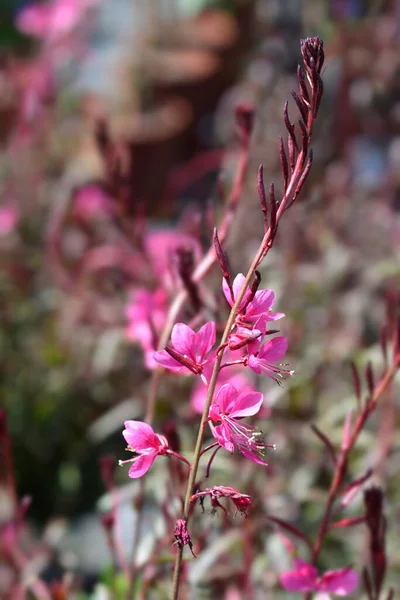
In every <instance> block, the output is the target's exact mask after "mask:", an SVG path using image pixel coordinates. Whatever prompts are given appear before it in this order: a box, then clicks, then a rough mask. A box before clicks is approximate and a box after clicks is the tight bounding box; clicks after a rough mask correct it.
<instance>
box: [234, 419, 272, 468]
mask: <svg viewBox="0 0 400 600" xmlns="http://www.w3.org/2000/svg"><path fill="white" fill-rule="evenodd" d="M223 420H224V421H225V423H227V424H229V428H230V430H231V432H232V441H233V443H234V445H235V446H236V447H237V449H238V450H239V452H243V451H247V452H251V453H252V454H254V455H255V456H256V457H257V458H259V459H260V460H263V459H264V458H265V456H266V449H267V448H272V449H275V446H274V445H273V444H267V443H266V441H265V438H264V435H263V433H262V431H260V430H259V429H257V428H256V427H254V426H253V425H249V424H248V423H238V422H237V421H235V420H234V419H231V418H229V417H226V416H225V417H223Z"/></svg>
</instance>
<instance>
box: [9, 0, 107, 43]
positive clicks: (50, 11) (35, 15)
mask: <svg viewBox="0 0 400 600" xmlns="http://www.w3.org/2000/svg"><path fill="white" fill-rule="evenodd" d="M96 1H97V0H53V2H46V3H44V2H34V3H32V4H29V5H28V6H26V7H25V8H23V9H22V10H21V11H20V12H19V14H18V15H17V19H16V26H17V28H18V29H19V30H20V31H22V32H23V33H26V34H28V35H32V36H34V37H38V38H43V39H47V40H55V39H57V38H59V37H62V36H64V35H67V34H68V33H70V32H71V31H72V29H74V28H75V27H76V25H77V24H78V22H79V20H80V18H81V16H82V13H83V12H84V11H85V10H86V9H87V8H88V7H89V6H92V5H94V4H95V3H96Z"/></svg>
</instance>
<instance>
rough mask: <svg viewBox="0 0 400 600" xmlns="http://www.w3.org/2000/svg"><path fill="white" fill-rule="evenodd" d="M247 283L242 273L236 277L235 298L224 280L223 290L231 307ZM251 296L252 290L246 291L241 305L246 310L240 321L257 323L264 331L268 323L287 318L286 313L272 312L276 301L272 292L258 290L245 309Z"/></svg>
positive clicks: (233, 285)
mask: <svg viewBox="0 0 400 600" xmlns="http://www.w3.org/2000/svg"><path fill="white" fill-rule="evenodd" d="M244 282H245V276H244V275H243V274H242V273H239V275H236V277H235V280H234V282H233V284H232V290H233V298H232V294H231V291H230V289H229V286H228V284H227V282H226V281H225V279H223V280H222V289H223V292H224V294H225V298H226V299H227V301H228V302H229V304H230V305H231V306H233V304H234V302H235V300H236V298H237V297H238V294H239V292H240V290H241V289H242V287H243V284H244ZM250 295H251V292H250V289H249V288H248V289H247V290H246V293H245V295H244V298H243V300H242V302H241V303H240V309H242V310H244V314H241V315H239V321H241V320H243V321H245V322H250V323H255V322H257V328H258V329H263V328H264V327H265V324H266V323H267V322H268V321H277V320H278V319H281V318H282V317H284V316H285V314H284V313H274V312H272V311H271V307H272V305H273V303H274V300H275V294H274V292H273V291H272V290H268V289H266V290H258V291H257V292H256V293H255V294H254V298H253V299H252V300H251V302H249V303H248V305H247V307H246V308H245V306H246V304H247V302H248V300H249V297H250Z"/></svg>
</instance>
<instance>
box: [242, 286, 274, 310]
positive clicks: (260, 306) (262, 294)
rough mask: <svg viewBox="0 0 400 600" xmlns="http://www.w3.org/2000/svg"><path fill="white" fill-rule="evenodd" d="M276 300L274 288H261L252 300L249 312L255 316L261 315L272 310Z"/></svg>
mask: <svg viewBox="0 0 400 600" xmlns="http://www.w3.org/2000/svg"><path fill="white" fill-rule="evenodd" d="M274 300H275V294H274V292H273V291H272V290H259V291H258V292H256V293H255V296H254V298H253V300H252V301H251V302H250V304H249V307H248V311H247V312H248V313H251V315H252V316H254V317H257V316H261V315H262V314H264V313H266V312H268V311H269V310H270V308H271V306H272V305H273V303H274Z"/></svg>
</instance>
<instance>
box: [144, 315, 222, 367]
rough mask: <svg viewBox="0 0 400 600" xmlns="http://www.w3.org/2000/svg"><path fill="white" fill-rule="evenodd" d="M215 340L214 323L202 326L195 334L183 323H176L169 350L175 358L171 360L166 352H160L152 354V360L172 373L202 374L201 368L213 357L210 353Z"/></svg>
mask: <svg viewBox="0 0 400 600" xmlns="http://www.w3.org/2000/svg"><path fill="white" fill-rule="evenodd" d="M215 339H216V331H215V323H214V321H209V322H208V323H206V324H205V325H203V327H201V328H200V329H199V331H198V332H197V333H196V332H195V331H193V329H190V327H188V326H187V325H185V324H184V323H176V324H175V325H174V328H173V330H172V334H171V341H172V347H171V348H169V349H170V351H171V352H172V353H173V354H174V355H176V356H177V358H173V356H171V354H169V353H168V351H167V350H161V351H160V352H155V353H154V360H155V361H156V362H157V363H158V364H159V365H161V366H162V367H165V368H166V369H169V370H170V371H173V372H174V373H185V372H187V371H189V372H192V373H195V374H202V373H203V367H204V366H205V365H206V364H208V363H209V362H210V361H212V360H213V359H214V357H215V353H214V352H212V351H211V350H212V347H213V346H214V344H215ZM178 355H179V356H178ZM181 361H182V362H181Z"/></svg>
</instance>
